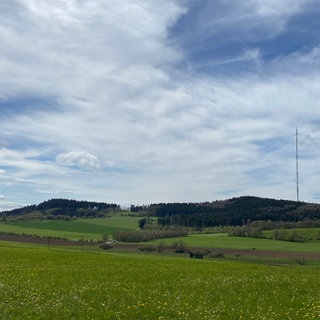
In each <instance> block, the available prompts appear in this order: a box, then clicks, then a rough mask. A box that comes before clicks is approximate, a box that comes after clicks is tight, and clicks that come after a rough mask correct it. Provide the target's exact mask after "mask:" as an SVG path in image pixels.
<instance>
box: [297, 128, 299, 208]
mask: <svg viewBox="0 0 320 320" xmlns="http://www.w3.org/2000/svg"><path fill="white" fill-rule="evenodd" d="M296 177H297V202H299V150H298V128H296Z"/></svg>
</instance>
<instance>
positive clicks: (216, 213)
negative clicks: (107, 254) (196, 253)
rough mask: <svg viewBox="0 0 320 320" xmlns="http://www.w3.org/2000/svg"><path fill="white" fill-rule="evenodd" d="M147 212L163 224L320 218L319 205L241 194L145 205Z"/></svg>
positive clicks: (211, 224) (203, 224) (206, 224)
mask: <svg viewBox="0 0 320 320" xmlns="http://www.w3.org/2000/svg"><path fill="white" fill-rule="evenodd" d="M148 212H149V215H150V216H156V217H158V223H159V224H160V225H163V226H170V225H180V226H185V227H200V228H202V227H214V226H220V225H222V226H225V225H229V226H236V225H243V224H246V223H248V222H252V221H258V220H264V221H266V220H271V221H290V222H297V221H301V220H317V219H320V205H319V204H314V203H305V202H296V201H289V200H275V199H268V198H259V197H252V196H243V197H238V198H232V199H228V200H224V201H214V202H202V203H161V204H152V205H150V206H149V207H148Z"/></svg>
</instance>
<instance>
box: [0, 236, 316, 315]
mask: <svg viewBox="0 0 320 320" xmlns="http://www.w3.org/2000/svg"><path fill="white" fill-rule="evenodd" d="M0 256H1V260H0V288H1V290H0V314H1V316H2V318H1V319H59V320H60V319H106V320H116V319H117V320H123V319H129V320H130V319H136V320H140V319H150V320H155V319H157V320H159V319H162V320H171V319H172V320H176V319H193V320H197V319H199V320H200V319H201V320H203V319H212V320H220V319H221V320H222V319H223V320H225V319H228V320H236V319H237V320H239V319H248V320H250V319H255V320H266V319H268V320H286V319H287V320H289V319H291V320H301V319H307V320H308V319H319V318H320V292H319V290H318V288H319V285H320V267H319V266H295V267H292V266H291V267H278V266H264V265H255V264H246V263H241V262H230V261H217V260H211V261H209V260H192V259H182V258H169V257H162V256H158V255H126V254H114V253H102V254H101V253H91V252H76V251H60V250H47V249H44V248H42V249H41V248H37V247H32V246H29V247H27V246H19V244H17V245H16V246H8V245H7V244H6V243H4V242H0Z"/></svg>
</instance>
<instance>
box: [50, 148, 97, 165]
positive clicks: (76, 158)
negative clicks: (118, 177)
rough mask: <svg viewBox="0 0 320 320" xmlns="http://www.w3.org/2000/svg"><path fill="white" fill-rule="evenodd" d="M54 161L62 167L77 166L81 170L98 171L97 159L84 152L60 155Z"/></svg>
mask: <svg viewBox="0 0 320 320" xmlns="http://www.w3.org/2000/svg"><path fill="white" fill-rule="evenodd" d="M56 161H57V163H58V164H60V165H64V166H78V167H80V168H83V169H100V167H101V164H100V162H99V160H98V158H97V157H95V156H94V155H92V154H90V153H88V152H85V151H71V152H68V153H60V154H59V155H57V157H56Z"/></svg>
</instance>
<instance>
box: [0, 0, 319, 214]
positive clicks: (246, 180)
mask: <svg viewBox="0 0 320 320" xmlns="http://www.w3.org/2000/svg"><path fill="white" fill-rule="evenodd" d="M0 43H1V46H0V120H1V124H0V210H10V209H13V208H17V207H21V206H24V205H29V204H38V203H40V202H42V201H45V200H48V199H53V198H66V199H76V200H88V201H102V202H107V203H117V204H121V205H124V206H126V205H130V204H137V205H142V204H150V203H159V202H202V201H215V200H221V199H222V200H223V199H228V198H232V197H238V196H245V195H251V196H259V197H267V198H276V199H288V200H295V199H296V197H297V195H296V128H298V150H299V192H300V194H299V197H300V200H302V201H309V202H316V203H318V202H320V189H319V185H320V166H319V163H320V2H319V1H318V0H295V1H292V0H281V1H279V0H263V1H262V0H161V1H155V0H108V1H105V0H90V1H89V0H47V1H37V0H1V1H0Z"/></svg>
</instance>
